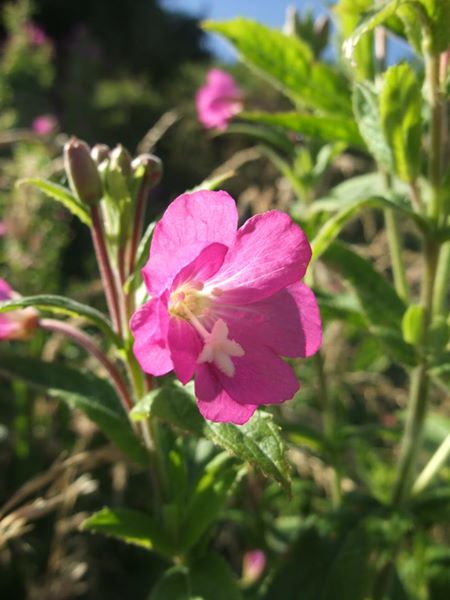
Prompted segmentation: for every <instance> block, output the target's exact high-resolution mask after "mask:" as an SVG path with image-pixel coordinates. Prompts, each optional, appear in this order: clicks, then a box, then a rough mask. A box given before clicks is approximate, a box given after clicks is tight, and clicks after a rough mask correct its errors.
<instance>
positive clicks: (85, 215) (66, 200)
mask: <svg viewBox="0 0 450 600" xmlns="http://www.w3.org/2000/svg"><path fill="white" fill-rule="evenodd" d="M16 185H18V186H21V185H31V186H33V187H35V188H37V189H38V190H40V191H41V192H44V194H46V195H47V196H49V197H50V198H53V200H56V201H57V202H60V203H61V204H63V205H64V206H65V207H66V208H67V209H68V210H69V211H70V212H71V213H72V214H73V215H75V216H76V217H78V218H79V219H80V221H81V222H82V223H84V224H85V225H87V226H88V227H90V226H91V225H92V221H91V217H90V215H89V211H88V209H87V207H86V206H85V205H84V204H82V203H81V202H80V201H79V200H78V198H76V197H75V196H74V195H73V194H72V193H71V192H69V190H68V189H66V188H65V187H63V186H62V185H59V184H57V183H54V182H53V181H48V180H46V179H40V178H38V177H35V178H27V179H20V180H19V181H18V182H17V184H16Z"/></svg>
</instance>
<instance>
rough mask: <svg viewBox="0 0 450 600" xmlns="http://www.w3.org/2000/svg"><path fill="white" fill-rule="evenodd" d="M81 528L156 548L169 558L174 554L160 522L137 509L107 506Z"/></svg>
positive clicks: (129, 542) (156, 550) (136, 544)
mask: <svg viewBox="0 0 450 600" xmlns="http://www.w3.org/2000/svg"><path fill="white" fill-rule="evenodd" d="M81 529H82V530H84V531H91V532H94V533H101V534H102V535H106V536H110V537H115V538H118V539H120V540H122V541H123V542H126V543H127V544H134V545H135V546H141V547H142V548H145V549H147V550H155V552H158V553H159V554H161V555H162V556H164V557H166V558H169V559H170V558H171V557H172V554H173V551H172V548H171V546H170V540H169V539H168V538H167V535H166V534H165V532H164V531H163V529H162V528H161V524H160V522H159V521H156V520H155V519H152V518H151V517H150V516H149V515H146V514H144V513H142V512H139V511H136V510H130V509H128V508H115V509H111V508H108V507H105V508H103V509H102V510H100V511H99V512H96V513H94V514H93V515H91V516H90V517H89V518H87V519H86V520H85V521H83V523H82V524H81Z"/></svg>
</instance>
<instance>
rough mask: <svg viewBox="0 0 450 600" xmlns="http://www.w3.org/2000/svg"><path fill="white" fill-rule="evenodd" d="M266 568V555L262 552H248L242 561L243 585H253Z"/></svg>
mask: <svg viewBox="0 0 450 600" xmlns="http://www.w3.org/2000/svg"><path fill="white" fill-rule="evenodd" d="M265 568H266V555H265V554H264V552H263V551H262V550H250V552H246V553H245V554H244V558H243V561H242V580H243V582H244V583H245V585H251V584H252V583H255V581H257V580H258V579H259V578H260V577H261V575H262V574H263V571H264V569H265Z"/></svg>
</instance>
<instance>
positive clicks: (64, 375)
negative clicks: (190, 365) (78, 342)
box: [0, 350, 147, 464]
mask: <svg viewBox="0 0 450 600" xmlns="http://www.w3.org/2000/svg"><path fill="white" fill-rule="evenodd" d="M0 358H1V360H0V373H2V374H3V375H6V376H7V377H9V378H13V379H20V380H23V381H25V382H26V383H28V384H29V385H30V386H32V387H36V388H38V389H41V390H44V391H45V392H46V393H47V394H48V395H49V396H50V397H53V398H57V399H59V400H63V401H64V402H65V403H67V404H68V405H69V406H71V407H73V408H77V409H79V410H81V411H82V412H84V413H85V415H86V416H87V417H88V418H89V419H91V421H93V422H94V423H95V424H96V425H98V427H99V428H100V429H101V430H102V431H103V433H104V434H105V435H106V436H107V437H109V438H110V439H111V440H112V441H113V442H114V443H115V444H116V445H117V446H118V447H119V448H120V449H121V450H122V451H123V452H124V453H125V454H126V455H127V456H129V457H130V458H131V459H132V460H134V461H136V462H138V463H140V464H146V463H147V454H146V451H145V450H144V448H143V447H142V446H141V444H140V442H139V441H138V439H137V437H136V436H135V434H134V432H133V430H132V428H131V426H130V422H129V420H128V417H127V415H126V413H125V412H124V409H123V408H122V405H121V404H120V401H119V399H118V397H117V395H116V392H115V391H114V389H113V388H112V387H111V385H110V384H109V383H108V382H107V381H105V380H103V379H99V378H98V377H94V376H93V375H91V374H88V373H83V372H81V371H77V370H75V369H72V368H70V367H66V366H64V365H61V364H55V363H46V362H44V361H42V360H40V359H36V358H29V357H25V356H21V355H18V354H15V353H13V352H7V350H2V351H1V356H0Z"/></svg>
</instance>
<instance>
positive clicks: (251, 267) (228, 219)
mask: <svg viewBox="0 0 450 600" xmlns="http://www.w3.org/2000/svg"><path fill="white" fill-rule="evenodd" d="M237 222H238V214H237V210H236V205H235V203H234V200H233V199H232V198H231V197H230V196H229V195H228V194H227V193H226V192H209V191H200V192H195V193H193V194H184V195H182V196H179V197H178V198H177V199H176V200H174V202H172V204H171V205H170V206H169V207H168V209H167V210H166V212H165V213H164V216H163V217H162V219H161V221H160V222H159V223H158V225H157V226H156V228H155V232H154V235H153V240H152V245H151V250H150V257H149V260H148V262H147V264H146V266H145V267H144V269H143V271H142V273H143V277H144V280H145V284H146V286H147V289H148V291H149V294H150V300H149V301H148V302H147V303H146V304H144V305H143V306H142V307H141V308H140V309H139V310H138V311H136V313H135V314H134V315H133V317H132V319H131V329H132V332H133V334H134V337H135V343H134V353H135V355H136V357H137V359H138V361H139V363H140V365H141V367H142V368H143V370H144V371H146V372H147V373H151V374H152V375H157V376H158V375H164V374H165V373H168V372H169V371H171V370H172V369H173V370H174V371H175V373H176V375H177V377H178V378H179V379H180V381H181V382H182V383H183V384H185V383H187V382H188V381H189V380H190V379H191V378H192V377H195V395H196V397H197V401H198V407H199V409H200V412H201V413H202V415H203V416H204V417H205V418H207V419H210V420H211V421H219V422H231V423H236V424H242V423H245V422H246V421H247V420H248V419H249V418H250V417H251V416H252V414H253V413H254V412H255V410H256V408H257V407H258V405H261V404H279V403H281V402H284V401H285V400H289V399H290V398H292V397H293V396H294V394H295V393H296V392H297V390H298V388H299V383H298V380H297V378H296V376H295V374H294V371H293V369H292V368H291V367H290V366H289V365H288V364H287V363H286V362H284V360H282V359H281V356H284V357H290V358H294V357H300V356H301V357H304V356H310V355H311V354H314V353H315V352H316V351H317V349H318V348H319V346H320V343H321V336H322V330H321V323H320V315H319V311H318V307H317V303H316V300H315V297H314V295H313V293H312V292H311V290H310V289H309V288H308V287H306V285H304V284H303V283H302V282H301V281H300V280H301V278H302V277H303V276H304V274H305V270H306V267H307V265H308V262H309V260H310V256H311V249H310V246H309V243H308V240H307V239H306V236H305V234H304V233H303V231H302V230H301V229H300V227H298V226H297V225H296V224H295V223H293V221H292V220H291V219H290V217H289V216H288V215H286V214H285V213H282V212H280V211H276V210H273V211H269V212H266V213H264V214H261V215H257V216H255V217H252V218H251V219H249V220H248V221H247V222H246V223H245V225H243V226H242V227H241V228H240V229H238V230H237Z"/></svg>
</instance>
